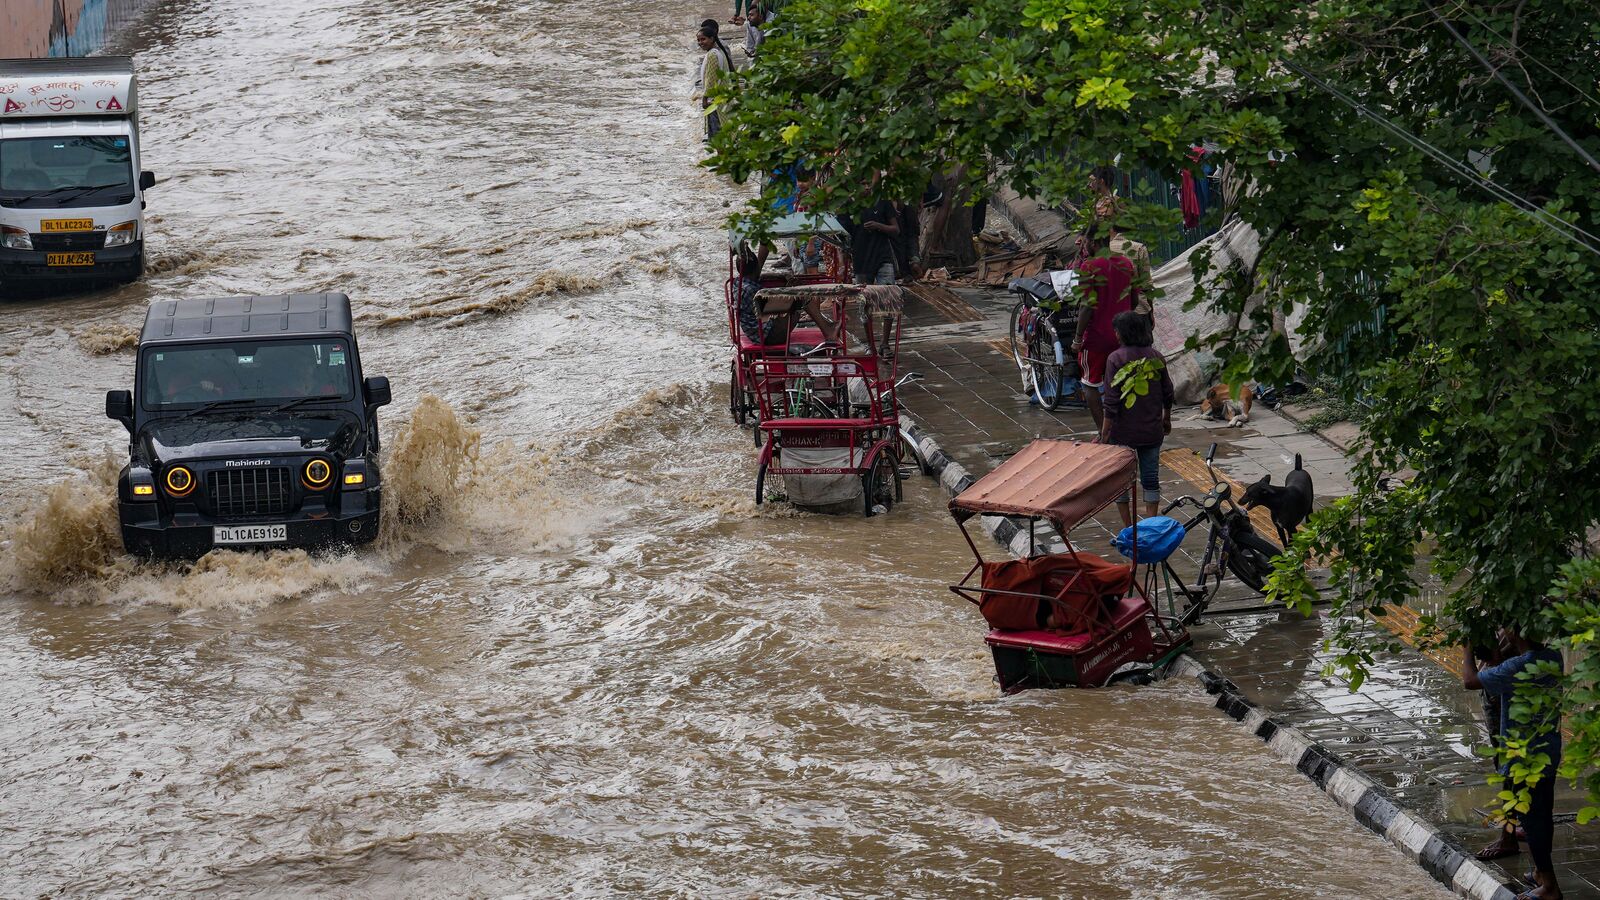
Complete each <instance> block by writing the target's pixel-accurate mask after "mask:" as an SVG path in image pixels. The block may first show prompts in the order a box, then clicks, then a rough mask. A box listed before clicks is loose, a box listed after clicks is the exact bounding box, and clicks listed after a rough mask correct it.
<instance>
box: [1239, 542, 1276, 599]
mask: <svg viewBox="0 0 1600 900" xmlns="http://www.w3.org/2000/svg"><path fill="white" fill-rule="evenodd" d="M1280 552H1281V551H1279V550H1278V548H1277V547H1275V546H1273V545H1272V544H1271V543H1270V542H1268V541H1266V540H1265V539H1263V538H1262V537H1261V536H1260V535H1258V534H1256V533H1255V532H1254V531H1243V532H1240V533H1239V534H1237V535H1235V536H1234V541H1233V552H1232V553H1229V554H1228V571H1230V572H1232V573H1233V574H1234V575H1235V576H1237V577H1238V579H1239V580H1240V581H1242V582H1244V583H1245V585H1246V586H1247V587H1249V588H1250V590H1252V591H1255V592H1256V593H1258V594H1260V593H1264V592H1265V591H1266V588H1267V577H1268V576H1270V575H1271V574H1272V558H1273V557H1274V556H1277V555H1278V554H1279V553H1280Z"/></svg>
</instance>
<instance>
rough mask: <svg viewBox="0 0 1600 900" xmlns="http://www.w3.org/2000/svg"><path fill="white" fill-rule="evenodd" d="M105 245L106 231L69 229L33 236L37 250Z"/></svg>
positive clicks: (102, 246) (98, 247)
mask: <svg viewBox="0 0 1600 900" xmlns="http://www.w3.org/2000/svg"><path fill="white" fill-rule="evenodd" d="M105 245H106V233H105V232H104V231H67V232H57V233H52V234H36V235H34V236H33V249H35V250H99V249H102V248H104V247H105Z"/></svg>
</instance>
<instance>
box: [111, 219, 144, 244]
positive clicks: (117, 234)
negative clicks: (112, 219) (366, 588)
mask: <svg viewBox="0 0 1600 900" xmlns="http://www.w3.org/2000/svg"><path fill="white" fill-rule="evenodd" d="M138 233H139V223H138V222H123V223H122V224H121V225H113V226H111V227H110V228H107V229H106V246H107V247H126V246H128V245H129V244H131V243H133V239H134V238H135V237H136V236H137V235H138Z"/></svg>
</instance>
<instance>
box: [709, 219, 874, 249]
mask: <svg viewBox="0 0 1600 900" xmlns="http://www.w3.org/2000/svg"><path fill="white" fill-rule="evenodd" d="M767 234H768V236H769V237H771V238H773V239H775V240H789V239H791V238H801V237H811V236H812V235H839V236H848V234H849V233H848V232H846V231H845V230H844V226H843V225H841V224H839V220H838V219H837V218H836V217H834V216H831V215H829V214H827V213H817V212H795V213H789V214H788V215H786V216H780V217H778V219H777V220H776V221H774V222H773V223H772V227H771V228H770V229H768V231H767ZM749 236H750V232H749V229H748V228H746V227H745V226H744V224H743V223H741V224H739V225H736V226H734V227H733V228H732V229H730V230H729V231H728V246H730V247H738V246H739V245H740V244H741V243H743V242H744V241H745V240H746V239H747V238H749Z"/></svg>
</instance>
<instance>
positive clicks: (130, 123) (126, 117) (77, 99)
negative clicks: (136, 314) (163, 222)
mask: <svg viewBox="0 0 1600 900" xmlns="http://www.w3.org/2000/svg"><path fill="white" fill-rule="evenodd" d="M155 183H156V177H155V175H154V174H153V173H151V172H146V171H142V170H141V169H140V168H139V119H138V86H137V84H136V82H135V79H134V74H133V60H131V59H129V58H128V57H125V56H104V57H83V58H77V59H60V58H56V59H5V60H0V295H4V294H5V293H8V290H7V287H8V286H10V285H14V284H17V283H19V282H22V281H42V280H66V279H74V280H82V279H114V280H117V281H125V282H126V281H135V280H137V279H138V278H139V276H140V275H142V274H143V273H144V205H145V203H144V193H145V191H147V190H149V189H150V188H151V186H153V185H154V184H155Z"/></svg>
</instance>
